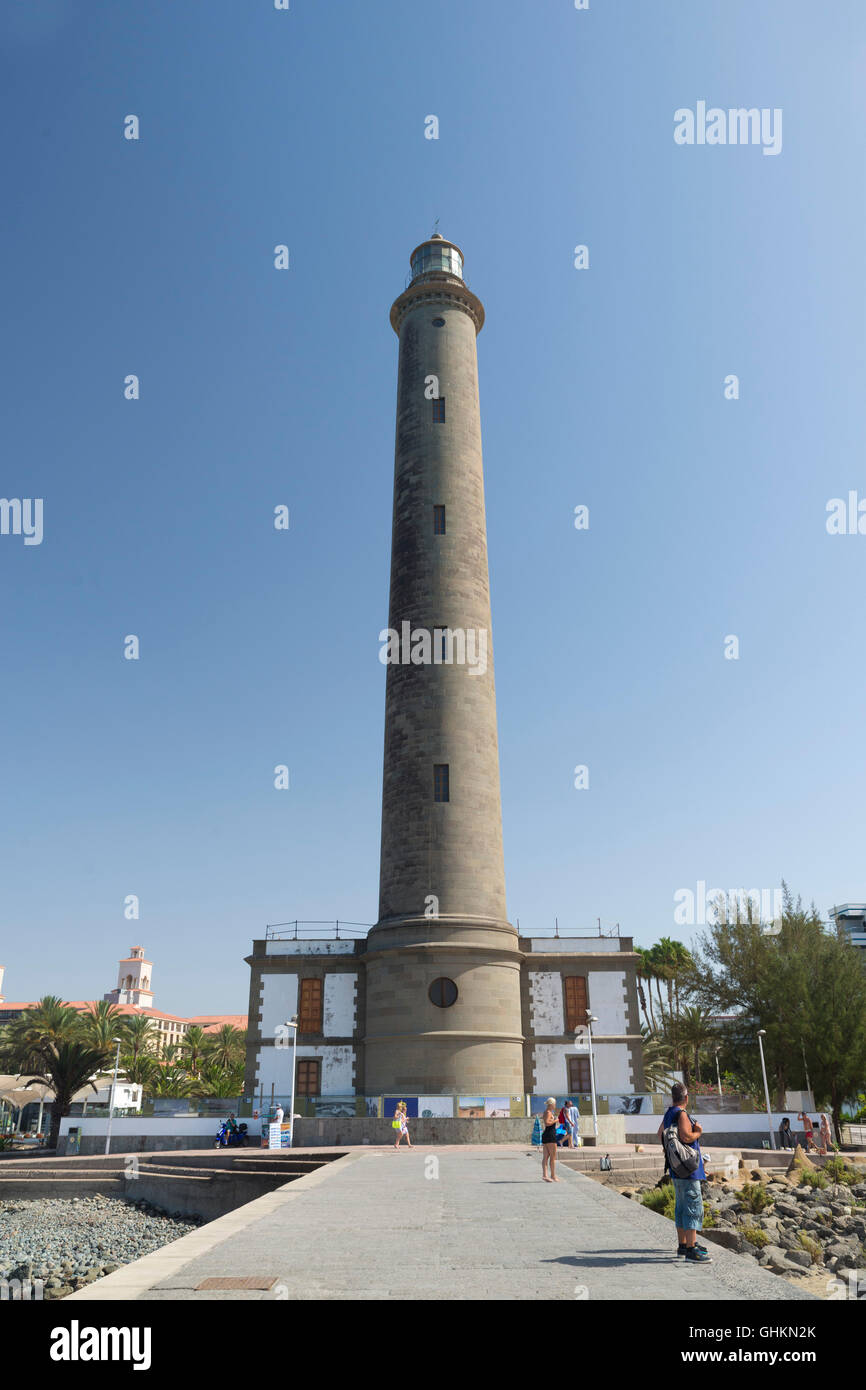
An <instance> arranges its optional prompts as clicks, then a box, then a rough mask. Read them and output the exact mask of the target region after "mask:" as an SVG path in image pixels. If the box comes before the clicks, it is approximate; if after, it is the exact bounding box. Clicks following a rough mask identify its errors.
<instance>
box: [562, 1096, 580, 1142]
mask: <svg viewBox="0 0 866 1390" xmlns="http://www.w3.org/2000/svg"><path fill="white" fill-rule="evenodd" d="M579 1125H580V1111H579V1110H578V1108H577V1106H576V1105H575V1103H574V1101H573V1100H567V1101H566V1102H565V1127H566V1129H567V1130H568V1147H569V1148H570V1149H576V1148H577V1146H578V1142H579V1140H580V1130H579Z"/></svg>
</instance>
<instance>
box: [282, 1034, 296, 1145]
mask: <svg viewBox="0 0 866 1390" xmlns="http://www.w3.org/2000/svg"><path fill="white" fill-rule="evenodd" d="M283 1026H284V1027H285V1028H291V1030H292V1098H291V1100H290V1102H289V1148H290V1149H291V1148H294V1144H295V1073H296V1072H297V1069H298V1068H297V1064H296V1061H295V1054H296V1053H297V1050H298V1015H297V1014H293V1015H292V1017H291V1019H289V1021H288V1022H287V1023H285V1024H284V1025H283Z"/></svg>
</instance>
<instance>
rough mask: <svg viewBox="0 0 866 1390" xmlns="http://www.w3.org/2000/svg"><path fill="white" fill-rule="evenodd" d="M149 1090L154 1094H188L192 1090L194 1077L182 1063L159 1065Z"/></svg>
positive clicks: (176, 1095) (179, 1095)
mask: <svg viewBox="0 0 866 1390" xmlns="http://www.w3.org/2000/svg"><path fill="white" fill-rule="evenodd" d="M148 1090H149V1091H150V1094H151V1095H152V1096H175V1097H178V1098H179V1097H181V1096H188V1095H189V1094H190V1093H191V1091H192V1077H191V1076H190V1075H189V1073H188V1072H187V1070H186V1068H185V1067H184V1066H183V1064H182V1063H175V1062H173V1063H170V1064H169V1065H168V1066H166V1067H159V1066H158V1067H157V1071H156V1074H155V1075H154V1078H153V1080H152V1081H151V1082H150V1084H149V1086H148Z"/></svg>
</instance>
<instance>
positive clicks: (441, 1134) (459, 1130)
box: [57, 1115, 633, 1155]
mask: <svg viewBox="0 0 866 1390" xmlns="http://www.w3.org/2000/svg"><path fill="white" fill-rule="evenodd" d="M626 1118H628V1120H629V1123H631V1121H632V1118H633V1117H626V1116H624V1115H599V1117H598V1142H599V1144H624V1143H625V1142H626V1133H625V1125H626ZM247 1123H248V1124H249V1127H250V1137H249V1141H248V1145H247V1147H248V1148H255V1149H258V1148H259V1147H260V1143H261V1140H260V1136H259V1135H258V1134H257V1133H256V1132H255V1130H254V1129H253V1126H254V1125H255V1126H256V1128H258V1126H259V1123H260V1122H259V1121H255V1120H250V1121H247ZM533 1124H534V1121H533V1120H532V1119H530V1118H529V1117H526V1118H522V1119H508V1120H505V1119H503V1120H492V1119H490V1120H455V1119H448V1118H440V1119H437V1118H431V1119H427V1120H423V1119H410V1120H409V1135H410V1137H411V1140H412V1143H413V1144H415V1143H418V1144H524V1143H525V1144H528V1143H531V1141H532V1129H533ZM70 1125H72V1127H74V1128H77V1129H79V1130H80V1131H81V1137H80V1147H79V1150H78V1152H79V1153H80V1154H94V1155H96V1154H101V1153H104V1151H105V1137H106V1134H107V1132H108V1121H107V1119H105V1118H104V1117H99V1118H94V1119H90V1118H89V1117H87V1116H84V1117H82V1116H72V1117H67V1118H66V1119H65V1120H63V1121H62V1123H61V1126H60V1138H59V1140H58V1144H57V1153H58V1155H65V1154H68V1153H69V1152H70V1150H69V1147H68V1143H69V1129H70ZM217 1129H218V1124H216V1123H215V1122H214V1120H212V1119H200V1118H198V1117H196V1118H192V1119H186V1118H184V1117H183V1116H165V1117H163V1116H159V1117H157V1116H153V1117H142V1116H139V1117H137V1118H136V1117H135V1116H130V1117H129V1118H125V1119H122V1120H115V1121H114V1122H113V1124H112V1127H111V1152H112V1153H118V1154H122V1153H127V1154H128V1153H132V1154H135V1153H170V1152H172V1151H175V1150H182V1149H206V1148H209V1147H210V1145H211V1144H212V1143H213V1141H214V1138H215V1136H216V1132H217ZM580 1133H581V1136H582V1137H583V1139H584V1142H592V1139H593V1126H592V1116H591V1115H589V1116H582V1117H581V1121H580ZM395 1137H396V1136H395V1132H394V1130H393V1129H392V1128H391V1121H390V1120H378V1119H373V1118H371V1117H369V1116H360V1115H351V1116H346V1117H345V1118H339V1117H332V1116H328V1117H327V1118H325V1117H323V1118H321V1119H307V1118H302V1119H297V1120H296V1121H295V1133H294V1144H293V1147H294V1148H320V1147H324V1148H335V1147H336V1148H343V1147H345V1146H346V1145H352V1144H393V1142H394V1139H395ZM227 1152H231V1153H242V1152H243V1150H242V1149H232V1150H228V1151H227Z"/></svg>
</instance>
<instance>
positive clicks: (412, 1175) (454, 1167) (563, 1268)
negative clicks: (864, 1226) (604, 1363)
mask: <svg viewBox="0 0 866 1390" xmlns="http://www.w3.org/2000/svg"><path fill="white" fill-rule="evenodd" d="M503 1159H508V1160H510V1161H509V1162H503V1161H502V1160H503ZM560 1178H561V1181H560V1182H559V1183H544V1182H542V1181H541V1177H540V1157H539V1155H538V1153H537V1152H536V1153H530V1152H527V1151H526V1149H525V1148H520V1149H519V1150H516V1151H512V1152H510V1153H505V1154H503V1153H502V1152H501V1151H499V1152H498V1151H495V1150H492V1149H491V1148H490V1147H487V1146H477V1147H475V1146H469V1145H467V1146H460V1147H456V1148H451V1149H446V1150H442V1149H439V1150H436V1151H424V1150H421V1149H414V1150H412V1151H409V1150H405V1149H404V1150H402V1151H399V1152H395V1151H394V1150H390V1151H388V1150H385V1151H383V1150H379V1151H370V1150H356V1151H353V1152H352V1153H350V1154H347V1155H346V1156H345V1157H344V1158H341V1159H338V1160H337V1161H336V1162H334V1163H332V1164H329V1165H327V1167H325V1168H322V1169H320V1170H319V1171H318V1172H317V1173H315V1174H311V1175H309V1176H305V1177H303V1178H300V1179H299V1180H298V1181H296V1182H292V1183H290V1184H287V1185H286V1186H285V1187H281V1188H279V1189H278V1190H276V1191H275V1192H271V1193H269V1194H268V1195H267V1196H264V1197H261V1198H258V1199H257V1200H256V1201H253V1202H250V1203H248V1204H247V1205H246V1206H244V1207H241V1208H238V1209H237V1210H236V1211H234V1212H231V1213H229V1215H228V1216H225V1217H221V1218H220V1219H219V1220H217V1221H214V1222H211V1223H210V1225H208V1226H205V1227H203V1228H202V1229H201V1230H199V1231H195V1232H193V1233H191V1234H190V1235H189V1236H184V1237H182V1238H181V1239H180V1240H178V1241H175V1242H174V1243H173V1244H172V1245H171V1246H168V1247H166V1248H165V1249H164V1250H162V1251H157V1252H155V1253H154V1254H152V1255H148V1256H146V1257H145V1258H144V1259H143V1260H138V1261H136V1262H135V1263H134V1264H132V1265H128V1266H126V1267H125V1268H124V1269H123V1270H118V1271H117V1272H116V1273H115V1274H112V1275H109V1276H107V1277H106V1278H105V1279H102V1280H99V1281H97V1282H96V1283H95V1284H92V1285H90V1286H88V1288H87V1289H83V1290H81V1291H80V1292H79V1293H77V1294H74V1295H72V1298H71V1299H70V1300H68V1301H73V1300H76V1301H85V1300H90V1299H99V1300H104V1299H109V1298H112V1299H113V1298H118V1299H140V1300H148V1299H154V1300H159V1301H164V1300H166V1299H181V1300H193V1301H198V1300H202V1299H204V1300H208V1299H211V1300H212V1299H213V1298H214V1296H215V1295H214V1292H213V1291H211V1292H205V1291H199V1292H197V1291H196V1288H195V1286H196V1285H197V1284H199V1283H201V1281H202V1280H203V1279H206V1278H208V1277H211V1276H223V1277H225V1276H233V1277H244V1276H247V1277H253V1276H266V1275H274V1276H276V1277H277V1278H278V1281H279V1285H278V1287H277V1288H276V1290H271V1291H270V1292H268V1293H265V1294H259V1293H255V1294H251V1293H250V1292H245V1293H243V1294H240V1293H238V1292H235V1293H232V1294H222V1293H220V1294H217V1295H216V1297H217V1298H220V1299H221V1298H224V1297H230V1298H233V1299H237V1298H243V1299H249V1298H250V1297H253V1298H255V1299H259V1298H264V1299H274V1298H277V1299H281V1300H292V1301H302V1302H306V1301H320V1300H322V1301H324V1300H332V1299H336V1300H341V1301H344V1300H360V1301H365V1302H366V1301H386V1300H407V1299H410V1300H412V1299H417V1300H422V1299H423V1300H427V1299H429V1300H435V1301H465V1300H472V1299H497V1300H498V1299H504V1300H533V1299H535V1300H542V1299H544V1300H547V1299H552V1300H566V1299H567V1300H570V1301H574V1300H576V1299H577V1300H583V1299H589V1300H604V1301H611V1300H622V1299H653V1300H667V1299H676V1300H686V1301H692V1300H693V1301H697V1302H705V1301H711V1300H722V1301H725V1300H764V1299H768V1300H785V1301H791V1300H794V1301H812V1295H810V1294H808V1293H806V1292H805V1291H804V1290H801V1289H798V1288H797V1286H796V1285H794V1284H792V1283H790V1282H788V1281H787V1280H784V1279H781V1278H779V1277H778V1276H776V1275H773V1274H770V1273H769V1272H768V1271H766V1270H764V1269H761V1268H759V1267H758V1266H757V1265H756V1264H755V1263H754V1262H753V1261H751V1260H749V1259H747V1258H745V1257H742V1256H738V1255H735V1254H733V1253H732V1252H730V1251H727V1250H722V1249H720V1248H714V1249H713V1251H712V1256H713V1263H712V1264H710V1265H706V1266H694V1265H687V1264H686V1263H685V1262H684V1261H683V1260H678V1259H677V1257H676V1247H675V1241H676V1236H675V1232H674V1229H673V1226H672V1223H671V1222H669V1221H668V1220H666V1219H665V1218H664V1217H662V1216H659V1215H658V1214H657V1213H655V1212H651V1211H649V1210H647V1208H645V1207H642V1206H640V1205H639V1204H638V1203H636V1202H632V1201H629V1200H628V1199H627V1198H624V1197H620V1196H619V1194H618V1193H616V1192H614V1191H612V1190H610V1189H609V1188H606V1187H603V1186H601V1185H600V1184H599V1183H597V1182H594V1181H593V1180H592V1179H591V1178H587V1177H585V1176H584V1175H583V1174H581V1173H577V1172H572V1171H569V1170H567V1169H564V1168H563V1169H561V1170H560Z"/></svg>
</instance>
